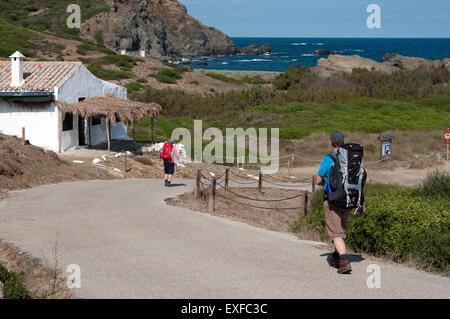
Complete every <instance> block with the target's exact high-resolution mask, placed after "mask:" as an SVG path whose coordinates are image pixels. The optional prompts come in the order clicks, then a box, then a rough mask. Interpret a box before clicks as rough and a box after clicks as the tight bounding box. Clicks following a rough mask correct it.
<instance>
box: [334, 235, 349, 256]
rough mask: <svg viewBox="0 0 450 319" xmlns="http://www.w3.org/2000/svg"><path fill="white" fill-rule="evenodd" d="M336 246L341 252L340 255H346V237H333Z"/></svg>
mask: <svg viewBox="0 0 450 319" xmlns="http://www.w3.org/2000/svg"><path fill="white" fill-rule="evenodd" d="M333 243H334V247H336V251H337V252H338V253H339V255H345V254H346V253H347V250H346V249H345V242H344V239H343V238H341V237H336V238H334V239H333Z"/></svg>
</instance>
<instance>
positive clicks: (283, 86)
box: [273, 64, 310, 90]
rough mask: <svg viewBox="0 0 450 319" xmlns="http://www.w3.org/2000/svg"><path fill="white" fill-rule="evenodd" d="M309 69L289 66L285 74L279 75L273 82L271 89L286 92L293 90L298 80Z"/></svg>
mask: <svg viewBox="0 0 450 319" xmlns="http://www.w3.org/2000/svg"><path fill="white" fill-rule="evenodd" d="M309 72H310V69H309V68H307V67H304V66H301V65H300V64H299V65H297V66H291V67H290V68H289V69H287V70H286V72H284V73H281V74H279V75H278V76H277V77H276V78H275V79H274V80H273V88H274V89H275V90H287V89H290V88H293V87H294V86H295V85H296V84H298V83H299V82H300V80H301V79H302V78H303V77H304V76H305V74H307V73H309Z"/></svg>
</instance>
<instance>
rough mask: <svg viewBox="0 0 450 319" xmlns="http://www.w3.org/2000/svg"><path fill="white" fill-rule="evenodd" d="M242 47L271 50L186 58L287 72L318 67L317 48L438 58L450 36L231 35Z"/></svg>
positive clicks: (196, 64)
mask: <svg viewBox="0 0 450 319" xmlns="http://www.w3.org/2000/svg"><path fill="white" fill-rule="evenodd" d="M231 40H232V41H233V42H234V43H235V44H236V45H237V46H238V47H245V46H247V45H250V44H253V43H256V44H264V43H268V44H270V45H271V47H272V53H271V54H265V55H246V54H245V55H231V56H207V57H200V58H192V59H184V63H185V64H187V65H190V66H192V67H193V68H194V69H198V70H202V69H205V70H221V71H234V72H236V71H248V72H255V71H260V72H283V71H285V70H286V69H287V68H289V67H290V66H292V65H297V64H302V65H304V66H308V67H314V66H315V65H316V64H317V60H318V59H320V58H322V57H325V58H326V57H327V56H321V55H315V54H314V50H318V49H327V50H330V51H338V52H341V54H342V55H359V56H361V57H364V58H369V59H372V60H375V61H378V62H380V61H381V58H382V57H383V56H384V55H385V54H386V53H392V52H395V53H399V54H402V55H404V56H411V57H421V58H425V59H429V60H436V59H440V60H442V59H443V58H446V57H450V38H260V37H255V38H231Z"/></svg>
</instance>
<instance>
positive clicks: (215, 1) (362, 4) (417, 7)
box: [179, 0, 450, 37]
mask: <svg viewBox="0 0 450 319" xmlns="http://www.w3.org/2000/svg"><path fill="white" fill-rule="evenodd" d="M179 1H180V2H181V3H182V4H184V5H185V6H186V7H187V9H188V13H189V14H190V15H192V16H193V17H195V18H197V19H198V20H199V21H201V22H202V23H204V24H206V25H209V26H212V27H215V28H218V29H220V30H221V31H223V32H225V33H226V34H228V35H229V36H231V37H246V36H248V37H450V1H449V0H369V1H365V0H179ZM369 4H378V5H379V6H380V8H381V28H380V29H369V28H368V27H367V25H366V20H367V17H368V16H369V15H370V14H369V13H367V12H366V8H367V6H368V5H369Z"/></svg>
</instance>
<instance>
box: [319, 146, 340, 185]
mask: <svg viewBox="0 0 450 319" xmlns="http://www.w3.org/2000/svg"><path fill="white" fill-rule="evenodd" d="M333 154H336V152H334V153H333ZM332 164H333V159H332V158H331V156H330V155H328V154H327V155H325V156H324V158H323V159H322V162H320V167H319V172H318V173H317V174H318V175H319V176H322V177H324V178H325V185H324V189H325V190H326V189H327V185H328V181H329V180H330V172H331V165H332Z"/></svg>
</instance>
